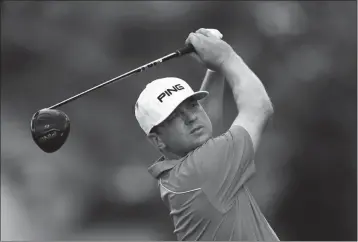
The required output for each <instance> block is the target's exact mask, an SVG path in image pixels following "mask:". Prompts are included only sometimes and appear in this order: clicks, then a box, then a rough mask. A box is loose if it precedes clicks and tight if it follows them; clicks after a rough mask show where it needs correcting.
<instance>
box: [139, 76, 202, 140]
mask: <svg viewBox="0 0 358 242" xmlns="http://www.w3.org/2000/svg"><path fill="white" fill-rule="evenodd" d="M208 94H209V92H207V91H198V92H194V91H193V89H192V88H191V87H190V86H189V84H188V83H186V82H185V81H184V80H182V79H180V78H176V77H166V78H161V79H157V80H154V81H152V82H151V83H149V84H147V86H146V87H145V89H144V90H143V91H142V93H141V94H140V95H139V97H138V100H137V102H136V104H135V116H136V118H137V121H138V123H139V125H140V127H141V128H142V129H143V130H144V132H145V133H146V134H147V135H148V134H149V133H150V131H151V130H152V128H153V127H154V126H157V125H158V124H160V123H161V122H163V121H164V120H165V119H166V118H167V117H168V116H169V115H170V114H171V113H172V112H173V111H174V110H175V108H176V107H178V106H179V104H181V103H182V102H183V101H184V100H186V99H187V98H189V97H195V98H196V99H197V100H200V99H203V98H205V97H206V96H207V95H208Z"/></svg>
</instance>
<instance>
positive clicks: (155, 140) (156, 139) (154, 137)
mask: <svg viewBox="0 0 358 242" xmlns="http://www.w3.org/2000/svg"><path fill="white" fill-rule="evenodd" d="M147 137H148V139H149V141H150V142H151V143H152V145H154V146H155V147H157V148H158V149H159V150H163V149H164V148H165V144H164V142H163V141H162V139H161V138H160V136H159V135H158V134H156V133H149V134H148V135H147Z"/></svg>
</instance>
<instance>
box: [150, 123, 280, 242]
mask: <svg viewBox="0 0 358 242" xmlns="http://www.w3.org/2000/svg"><path fill="white" fill-rule="evenodd" d="M148 171H149V173H150V174H151V175H152V176H153V177H155V178H156V179H157V180H158V186H159V190H160V195H161V199H162V200H163V202H164V204H165V205H166V207H167V208H168V209H169V211H170V217H171V219H172V221H173V225H174V234H175V235H176V236H177V239H178V240H190V241H194V240H195V241H196V240H206V241H208V240H210V241H214V240H225V241H238V240H246V241H247V240H249V241H259V240H260V241H279V239H278V237H277V236H276V234H275V232H274V231H273V230H272V228H271V226H270V225H269V223H268V222H267V221H266V219H265V217H264V215H263V214H262V212H261V210H260V208H259V206H258V205H257V203H256V201H255V199H254V197H253V196H252V195H251V193H250V191H249V189H248V187H247V186H246V185H245V184H246V182H247V181H248V180H249V179H250V178H251V177H252V176H253V174H254V173H255V163H254V148H253V143H252V140H251V137H250V135H249V133H248V132H247V131H246V129H245V128H243V127H241V126H238V125H233V126H232V127H231V128H230V129H229V130H228V131H227V132H225V133H224V134H222V135H220V136H218V137H215V138H211V139H209V140H208V141H207V142H205V143H204V144H203V145H201V146H200V147H198V148H196V149H195V150H193V151H191V152H189V153H188V154H187V155H186V156H184V157H182V158H180V159H174V160H168V159H165V158H164V157H161V158H160V159H159V160H158V161H156V162H155V163H154V164H153V165H152V166H151V167H149V169H148Z"/></svg>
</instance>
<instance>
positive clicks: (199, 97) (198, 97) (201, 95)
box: [149, 91, 209, 132]
mask: <svg viewBox="0 0 358 242" xmlns="http://www.w3.org/2000/svg"><path fill="white" fill-rule="evenodd" d="M208 95H209V92H207V91H197V92H194V93H193V94H192V95H190V96H188V97H186V98H185V99H184V100H183V101H181V102H180V103H179V104H178V105H177V106H176V107H175V108H177V107H178V106H179V105H180V104H182V103H183V102H184V101H185V100H188V99H189V98H194V99H195V100H197V101H200V100H202V99H204V98H206V97H207V96H208ZM175 108H174V109H173V110H172V111H171V112H170V113H168V115H165V116H164V117H163V118H162V119H160V120H159V121H158V122H157V124H156V125H155V126H157V125H159V124H161V123H162V122H164V121H165V120H166V119H167V118H168V117H169V115H170V114H171V113H172V112H173V111H174V110H175ZM155 126H154V127H155ZM154 127H153V128H154ZM153 128H152V129H153ZM149 132H150V131H149Z"/></svg>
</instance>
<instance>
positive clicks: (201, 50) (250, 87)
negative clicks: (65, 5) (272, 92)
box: [186, 31, 273, 151]
mask: <svg viewBox="0 0 358 242" xmlns="http://www.w3.org/2000/svg"><path fill="white" fill-rule="evenodd" d="M186 43H190V44H192V45H193V46H194V48H195V51H196V55H197V56H198V57H199V58H200V61H201V62H202V63H204V64H205V65H206V67H207V68H209V69H212V70H215V71H218V72H220V73H222V74H223V75H224V76H225V78H226V80H227V82H228V83H229V85H230V87H231V89H232V92H233V96H234V100H235V103H236V106H237V109H238V115H237V117H236V118H235V121H234V122H233V124H232V126H236V125H239V126H242V127H243V128H245V130H246V131H247V132H248V133H249V135H250V137H251V140H252V142H253V146H254V150H255V151H256V149H257V147H258V145H259V142H260V138H261V133H262V131H263V128H264V127H265V125H266V122H267V120H268V118H269V117H270V116H271V115H272V114H273V106H272V103H271V101H270V98H269V96H268V95H267V93H266V90H265V87H264V85H263V84H262V83H261V81H260V79H259V78H258V77H257V76H256V75H255V73H253V72H252V71H251V70H250V68H249V67H248V66H247V65H246V64H245V63H244V61H243V60H242V59H241V57H240V56H238V55H237V54H236V53H235V51H234V50H233V49H232V47H231V46H230V45H228V44H227V43H226V42H225V41H223V40H221V39H218V38H216V37H215V36H214V35H213V34H212V33H210V31H206V32H202V33H191V34H190V35H189V37H188V39H187V40H186Z"/></svg>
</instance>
